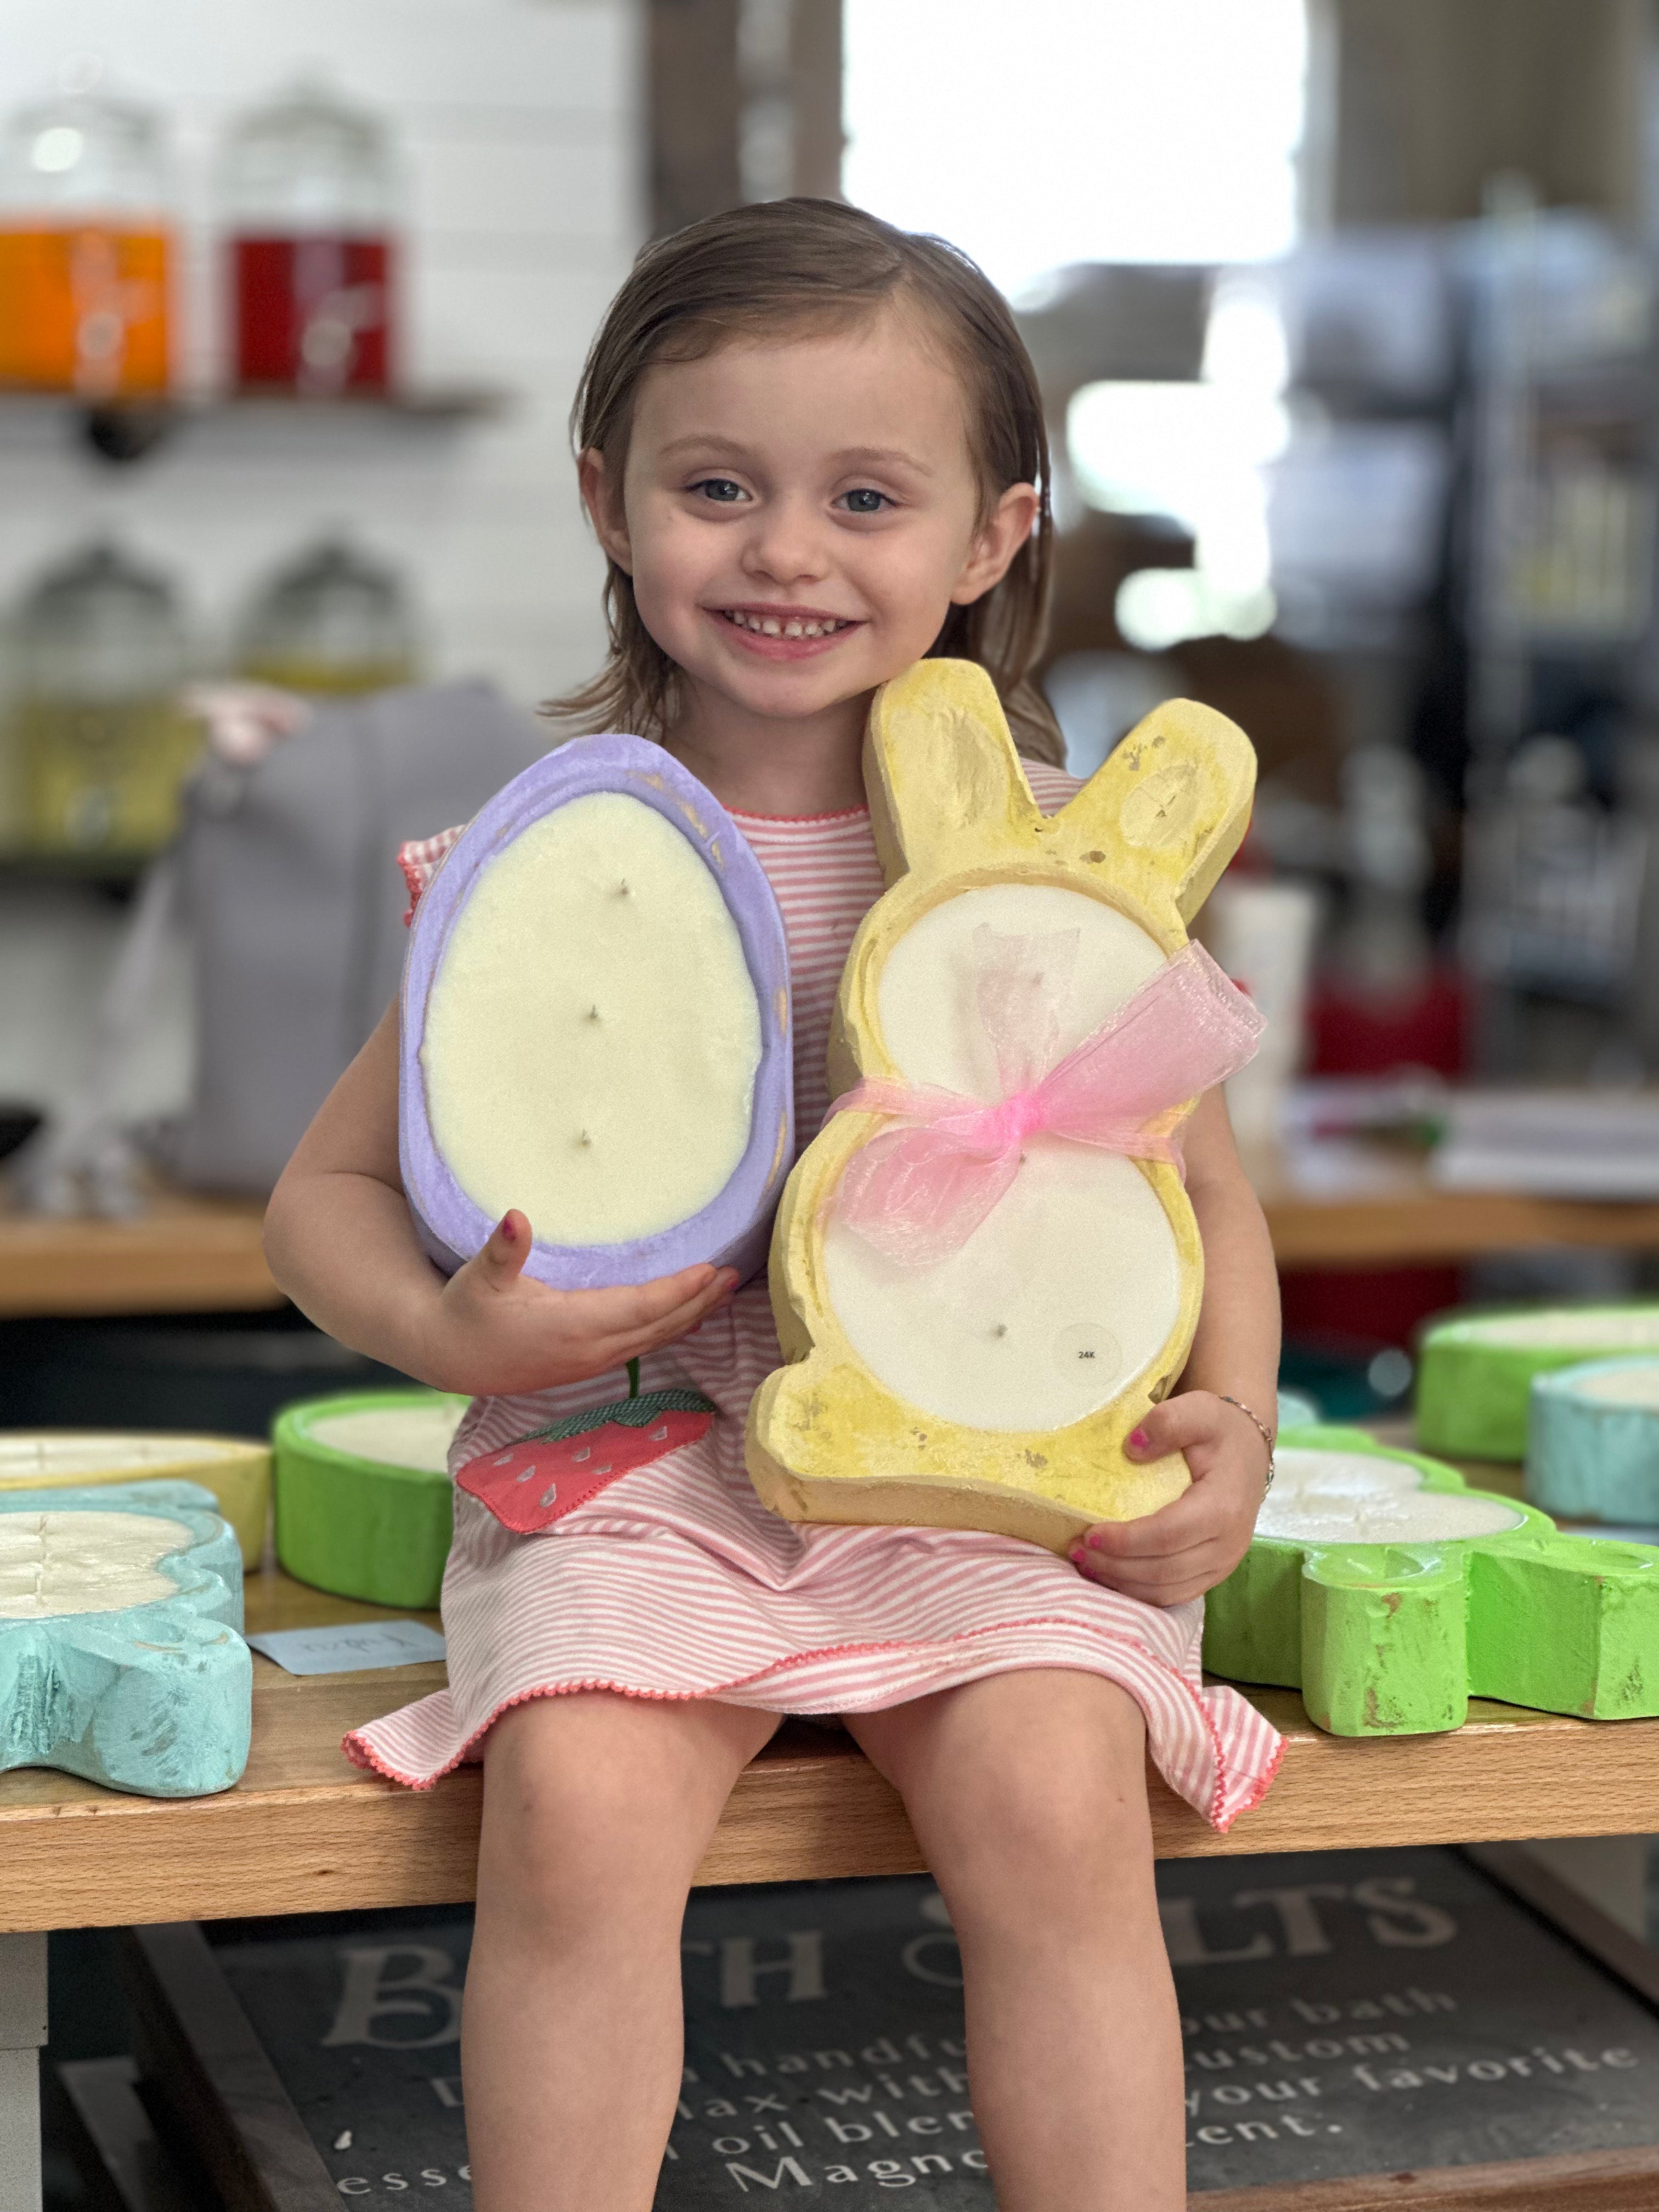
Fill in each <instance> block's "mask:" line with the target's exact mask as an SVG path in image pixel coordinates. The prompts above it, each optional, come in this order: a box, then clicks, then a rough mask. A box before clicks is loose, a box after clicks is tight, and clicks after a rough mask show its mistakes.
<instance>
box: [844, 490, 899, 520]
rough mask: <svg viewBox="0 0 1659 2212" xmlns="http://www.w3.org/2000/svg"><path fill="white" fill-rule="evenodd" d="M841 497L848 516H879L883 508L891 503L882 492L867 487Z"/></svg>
mask: <svg viewBox="0 0 1659 2212" xmlns="http://www.w3.org/2000/svg"><path fill="white" fill-rule="evenodd" d="M843 496H844V497H845V499H846V501H847V511H848V513H849V514H879V513H881V511H882V509H883V507H888V506H890V505H891V503H892V502H891V501H890V500H889V498H888V496H887V495H886V493H885V492H884V491H872V490H870V489H869V488H868V486H867V485H866V486H862V487H860V489H859V490H857V491H849V492H847V493H845V494H844V495H843Z"/></svg>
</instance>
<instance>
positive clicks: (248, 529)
mask: <svg viewBox="0 0 1659 2212" xmlns="http://www.w3.org/2000/svg"><path fill="white" fill-rule="evenodd" d="M637 40H638V21H637V9H636V6H635V0H282V4H281V5H280V6H273V5H271V4H270V0H0V106H6V107H10V106H15V105H16V104H17V103H18V102H19V101H21V100H27V99H28V98H30V97H31V96H33V95H34V94H40V93H42V92H46V91H49V90H50V89H52V87H53V85H54V83H55V82H56V81H57V79H58V76H59V74H60V72H61V71H62V70H63V69H64V65H65V64H66V63H68V62H70V60H71V59H72V58H74V57H76V55H79V54H84V53H93V54H96V55H98V56H100V57H101V58H102V59H103V60H104V62H105V63H106V67H107V70H108V78H109V82H110V84H111V87H112V89H119V90H121V91H123V92H125V93H130V94H134V95H137V97H140V98H143V99H146V100H151V101H153V102H155V104H157V105H159V106H163V107H165V108H166V109H167V111H168V112H169V113H170V115H171V117H172V118H173V126H174V128H173V149H174V156H175V161H174V167H175V173H176V175H177V179H178V186H179V198H180V202H181V204H182V208H183V210H184V214H185V236H186V241H187V246H188V252H187V255H186V263H185V270H184V272H183V281H182V283H181V285H180V287H179V289H180V294H181V299H180V303H179V304H180V308H181V315H182V325H183V331H182V335H183V341H184V342H183V343H182V345H181V347H180V348H179V362H180V366H181V368H182V370H183V372H184V374H185V378H186V380H188V381H191V382H193V383H199V382H204V381H211V380H212V379H213V378H214V376H215V374H216V372H217V370H218V368H219V367H220V365H221V362H222V356H223V343H222V328H223V323H222V300H221V297H220V287H219V282H218V277H219V270H218V258H217V256H216V253H214V252H212V250H211V246H210V240H211V231H210V222H211V213H212V197H211V196H212V171H213V162H214V158H215V153H216V146H217V143H218V142H219V139H220V137H221V136H222V131H223V130H224V127H225V125H226V123H227V121H228V119H229V118H231V117H232V116H233V115H234V113H235V112H237V111H238V110H239V109H241V108H245V107H246V106H250V105H252V104H253V103H254V102H256V101H258V100H261V99H262V98H264V96H266V95H268V94H270V91H271V90H272V89H273V88H276V87H277V86H279V85H280V84H282V83H283V82H284V81H285V80H289V79H291V78H292V77H293V76H294V75H295V73H296V72H297V71H298V70H301V68H306V67H311V66H317V67H320V68H322V69H323V70H325V71H326V72H327V73H328V75H329V76H331V77H332V78H333V79H334V81H335V82H337V84H338V85H339V87H340V88H341V89H342V91H343V92H344V93H346V94H349V96H350V97H352V98H353V99H355V100H359V101H362V102H363V103H365V104H368V105H372V106H375V107H377V108H379V109H380V110H381V111H382V112H384V113H385V114H386V115H387V116H388V117H389V118H391V120H392V123H393V125H394V126H395V128H396V130H397V132H398V137H399V140H400V143H401V145H402V148H403V150H404V165H405V170H406V179H407V205H408V226H407V240H408V251H407V256H406V268H407V281H406V285H405V307H406V314H405V326H406V331H407V340H406V344H405V348H404V359H405V362H406V364H407V373H408V375H409V378H410V381H411V382H413V383H415V384H417V385H419V384H444V383H455V382H466V383H474V384H487V385H492V386H501V387H503V388H505V389H507V391H508V392H510V393H511V394H512V395H513V403H512V405H511V409H510V411H509V412H508V413H507V415H506V416H504V417H503V418H502V419H501V420H500V421H499V422H489V423H484V424H482V425H477V424H469V425H464V426H444V427H438V426H434V425H430V424H423V423H411V422H398V421H396V420H393V421H390V422H376V421H375V420H374V419H373V418H369V419H368V420H364V421H358V420H356V419H353V420H350V421H347V422H341V421H338V420H328V419H324V420H322V421H319V422H314V423H308V422H304V421H299V422H295V421H291V420H276V421H273V420H272V419H270V417H269V416H266V415H265V414H264V412H263V410H261V411H260V412H258V413H251V414H249V415H247V416H240V415H236V414H231V415H227V416H214V417H211V418H210V419H208V420H207V421H205V422H199V423H197V424H196V425H194V426H193V427H192V428H190V429H189V430H188V431H187V432H186V433H185V434H184V435H181V436H180V437H179V438H178V439H177V440H176V441H174V442H173V444H172V445H171V446H170V447H167V449H166V450H164V451H163V452H161V453H158V454H157V455H156V456H155V458H154V459H149V460H147V461H145V462H144V463H143V464H141V465H137V466H134V467H130V468H125V469H112V468H110V467H109V466H107V465H104V464H101V463H100V462H98V461H97V460H96V459H94V458H93V457H91V456H89V455H87V454H85V453H83V452H82V450H81V449H79V447H77V445H76V441H75V438H74V435H73V433H72V429H71V426H70V423H69V422H68V420H67V418H65V417H64V416H62V415H61V414H58V413H57V412H56V411H54V410H50V409H46V408H35V407H16V406H9V407H6V408H3V409H0V601H9V600H11V599H14V598H15V594H16V592H18V591H19V590H20V589H21V586H23V584H24V582H25V581H26V580H27V579H28V578H29V577H30V576H31V575H33V574H34V573H35V572H36V571H37V570H38V569H39V568H40V567H41V566H42V565H43V564H45V563H46V562H51V561H52V560H54V559H56V558H57V557H58V556H60V555H61V554H62V553H64V551H65V550H68V549H70V548H71V547H72V546H73V545H74V544H76V543H77V542H78V541H79V540H80V539H82V538H84V537H85V536H86V535H87V534H88V532H92V531H94V530H95V529H99V528H103V527H112V528H114V529H117V530H118V532H120V534H121V535H122V537H123V538H125V539H126V540H127V541H128V542H130V543H131V544H132V546H133V547H134V549H135V550H137V551H139V552H141V553H143V554H144V555H147V556H149V557H150V558H151V559H152V560H154V561H155V562H158V563H159V564H160V565H161V566H162V567H164V568H166V569H167V570H168V571H169V572H170V573H171V574H173V576H174V577H175V578H176V579H177V580H178V582H179V585H180V586H181V588H182V590H183V591H184V592H185V596H186V598H187V599H188V601H189V603H190V605H191V612H192V615H193V617H194V619H195V628H196V629H197V635H198V636H199V638H200V640H201V647H202V652H203V655H204V659H207V660H209V661H211V659H212V658H213V657H214V655H215V654H216V652H218V651H220V650H222V645H223V641H224V639H225V637H226V635H227V631H228V626H229V623H230V622H231V621H232V619H233V617H234V613H235V611H236V610H237V609H238V608H239V607H240V604H241V602H242V601H243V599H245V598H246V594H247V593H248V592H249V590H250V589H251V588H252V586H253V584H254V583H255V582H256V580H258V578H259V577H260V576H261V575H262V574H264V572H265V571H266V570H268V569H269V568H270V567H271V566H272V565H273V563H274V562H276V561H277V560H279V559H281V558H282V557H283V556H286V555H288V554H289V553H291V552H292V551H293V550H295V547H296V546H297V545H299V544H301V543H302V542H303V541H304V540H305V539H307V538H308V537H310V536H312V535H313V534H314V533H315V532H317V531H319V529H320V528H323V527H325V526H328V525H330V524H331V523H334V522H344V523H346V524H348V525H349V526H350V528H351V529H352V530H353V532H355V533H356V536H357V537H358V538H360V539H361V540H362V543H363V544H365V545H366V546H368V547H369V548H370V549H372V550H376V551H379V552H380V553H382V554H384V555H386V556H389V557H390V558H392V559H393V560H395V561H397V562H398V563H399V564H401V566H402V567H403V568H404V569H405V571H406V572H407V574H409V577H410V582H411V585H412V586H413V589H414V592H415V594H416V599H417V601H418V603H419V605H420V606H421V608H422V611H423V613H424V615H425V617H426V619H427V623H428V631H429V635H430V638H431V651H430V655H429V665H430V666H431V668H432V670H433V671H434V672H435V673H438V674H453V673H472V672H483V673H485V674H489V675H491V676H494V677H495V678H496V679H497V680H498V681H499V682H500V683H501V684H503V685H504V686H505V687H506V688H507V690H509V691H510V692H511V693H512V694H513V696H517V697H520V698H522V699H525V700H526V701H530V700H533V699H536V698H538V697H541V696H545V694H546V693H547V692H548V691H550V690H554V689H556V688H558V687H560V686H562V685H564V684H567V683H569V682H571V681H573V680H574V679H576V678H579V677H580V676H582V675H584V674H585V673H586V672H587V671H588V670H589V669H590V668H591V667H592V665H593V663H594V661H595V659H596V656H597V654H598V652H599V646H600V641H601V631H600V626H599V614H598V589H599V575H600V568H599V561H598V558H597V556H596V554H595V553H594V550H593V549H592V544H591V542H590V540H589V539H588V538H587V535H586V531H585V528H584V526H583V525H582V523H581V520H580V515H579V513H578V510H577V506H576V498H575V488H574V471H573V470H572V468H571V465H570V461H569V458H568V449H567V447H566V443H565V428H564V425H565V417H566V415H567V412H568V408H569V404H570V398H571V393H572V391H573V388H574V382H575V377H576V373H577V370H578V368H579V367H580V361H581V357H582V354H583V352H584V350H585V349H586V344H587V342H588V339H589V338H590V337H591V336H592V331H593V328H594V325H595V324H596V322H597V320H598V319H599V314H600V313H601V311H602V309H603V308H604V306H605V301H606V300H607V299H608V298H609V297H610V295H611V293H612V292H613V291H614V289H616V286H617V283H618V282H619V281H620V279H621V277H622V276H623V272H624V270H626V268H627V265H628V262H629V258H630V256H631V254H632V252H633V250H634V247H635V244H636V243H637V240H638V238H639V235H640V226H641V216H640V202H641V195H640V189H639V176H640V173H641V133H640V130H639V125H638V104H639V103H638V83H639V68H638V64H637V57H636V46H637Z"/></svg>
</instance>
